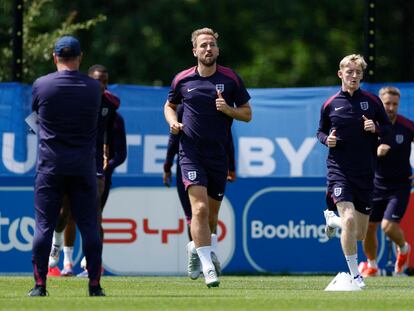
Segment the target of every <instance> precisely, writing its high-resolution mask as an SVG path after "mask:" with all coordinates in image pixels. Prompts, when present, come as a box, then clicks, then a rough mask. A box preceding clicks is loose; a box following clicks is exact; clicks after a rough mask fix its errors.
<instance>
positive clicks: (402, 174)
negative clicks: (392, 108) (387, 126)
mask: <svg viewBox="0 0 414 311" xmlns="http://www.w3.org/2000/svg"><path fill="white" fill-rule="evenodd" d="M413 139H414V123H413V122H412V121H411V120H409V119H407V118H405V117H403V116H401V115H397V119H396V121H395V123H394V124H393V125H392V130H391V132H390V134H389V135H387V136H386V137H384V138H383V139H381V141H380V143H383V144H387V145H389V146H390V147H391V149H390V150H389V151H388V152H387V154H386V155H385V156H383V157H378V160H377V168H376V170H375V180H374V182H375V185H376V186H378V187H382V188H384V187H385V188H394V187H395V186H397V187H398V185H401V184H407V183H409V182H410V180H409V177H410V176H411V164H410V154H411V142H412V141H413Z"/></svg>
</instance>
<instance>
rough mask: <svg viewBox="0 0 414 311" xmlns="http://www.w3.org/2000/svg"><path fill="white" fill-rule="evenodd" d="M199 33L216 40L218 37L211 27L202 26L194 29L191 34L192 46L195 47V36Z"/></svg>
mask: <svg viewBox="0 0 414 311" xmlns="http://www.w3.org/2000/svg"><path fill="white" fill-rule="evenodd" d="M199 35H211V36H213V37H214V38H215V39H216V40H217V39H218V36H219V35H218V33H217V32H214V30H213V29H211V28H207V27H204V28H200V29H196V30H194V31H193V33H192V34H191V42H192V44H193V47H197V37H198V36H199Z"/></svg>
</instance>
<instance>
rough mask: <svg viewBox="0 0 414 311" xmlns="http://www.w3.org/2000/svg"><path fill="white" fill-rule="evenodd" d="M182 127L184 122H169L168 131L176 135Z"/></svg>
mask: <svg viewBox="0 0 414 311" xmlns="http://www.w3.org/2000/svg"><path fill="white" fill-rule="evenodd" d="M183 128H184V124H182V123H180V122H178V121H175V122H173V123H171V124H170V133H171V134H174V135H177V134H178V133H179V132H180V131H181V130H182V129H183Z"/></svg>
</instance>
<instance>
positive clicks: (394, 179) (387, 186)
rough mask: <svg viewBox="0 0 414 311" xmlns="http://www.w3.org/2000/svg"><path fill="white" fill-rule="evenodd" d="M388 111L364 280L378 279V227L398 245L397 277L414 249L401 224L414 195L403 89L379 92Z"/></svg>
mask: <svg viewBox="0 0 414 311" xmlns="http://www.w3.org/2000/svg"><path fill="white" fill-rule="evenodd" d="M379 96H380V98H381V100H382V103H383V104H384V108H385V111H386V112H387V114H388V117H389V118H390V120H391V123H392V131H391V133H390V134H389V135H388V136H387V137H384V138H383V139H381V140H380V143H379V146H378V149H377V155H378V162H377V167H376V170H375V179H374V196H373V208H372V213H371V215H370V218H369V224H368V231H367V236H366V237H365V239H364V243H363V246H364V253H365V255H366V256H367V260H368V262H363V263H361V264H360V270H361V273H362V275H363V276H364V277H369V276H377V275H379V274H380V273H379V272H380V271H379V269H378V262H377V252H378V239H377V228H378V225H379V224H381V229H382V230H383V231H384V233H385V235H386V236H387V237H388V238H389V239H390V240H391V241H392V242H394V243H395V244H396V245H397V261H396V262H395V266H394V275H401V274H403V273H404V271H405V270H406V269H407V268H408V262H409V256H410V250H411V247H410V245H409V244H408V243H407V241H406V240H405V238H404V232H403V230H402V229H401V227H400V222H401V220H402V218H403V217H404V213H405V211H406V209H407V205H408V201H409V199H410V193H411V174H412V171H411V164H410V154H411V143H412V141H413V139H414V123H413V122H412V121H410V120H408V119H407V118H405V117H403V116H401V115H399V114H398V108H399V106H400V96H401V95H400V90H399V89H397V88H396V87H392V86H387V87H383V88H381V89H380V91H379Z"/></svg>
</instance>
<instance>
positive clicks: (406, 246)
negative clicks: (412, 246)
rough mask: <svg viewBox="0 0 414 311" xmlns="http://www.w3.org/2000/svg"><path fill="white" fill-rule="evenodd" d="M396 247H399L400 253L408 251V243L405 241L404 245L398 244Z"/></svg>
mask: <svg viewBox="0 0 414 311" xmlns="http://www.w3.org/2000/svg"><path fill="white" fill-rule="evenodd" d="M398 248H399V249H400V253H401V254H406V253H407V252H408V243H407V242H405V244H404V246H403V247H399V246H398Z"/></svg>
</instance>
